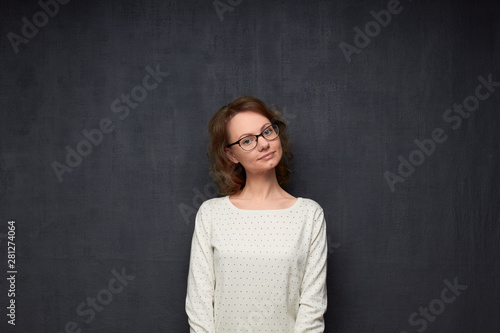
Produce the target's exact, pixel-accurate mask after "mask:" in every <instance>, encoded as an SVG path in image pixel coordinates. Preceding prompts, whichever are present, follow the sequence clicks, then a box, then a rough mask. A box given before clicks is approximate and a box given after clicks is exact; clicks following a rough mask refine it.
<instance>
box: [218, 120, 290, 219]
mask: <svg viewBox="0 0 500 333" xmlns="http://www.w3.org/2000/svg"><path fill="white" fill-rule="evenodd" d="M270 124H271V122H270V121H269V119H267V118H266V117H264V116H263V115H261V114H259V113H257V112H254V111H244V112H240V113H238V114H236V115H235V116H234V117H233V118H231V120H230V121H229V122H228V124H227V130H228V136H229V142H230V143H233V142H235V141H238V140H239V139H241V138H243V137H245V136H246V135H252V134H253V135H257V134H260V133H261V132H262V131H263V130H264V128H265V127H266V126H268V125H270ZM224 150H225V152H226V156H227V157H228V158H229V159H230V160H231V162H233V163H241V165H242V166H243V167H244V168H245V172H246V182H245V187H244V188H243V189H242V190H240V191H239V192H237V193H235V194H233V195H231V196H230V197H229V200H230V201H231V203H233V205H235V206H236V207H238V208H240V209H250V210H266V209H284V208H289V207H291V206H293V204H294V203H295V202H296V201H297V198H296V197H294V196H292V195H290V194H289V193H287V192H286V191H285V190H283V189H282V188H281V186H280V185H279V184H278V180H277V178H276V171H275V168H276V166H277V165H278V163H279V161H280V160H281V156H282V153H283V152H282V149H281V141H280V138H279V137H277V138H276V139H274V140H271V141H268V140H266V139H264V138H263V137H262V136H260V137H259V138H258V141H257V147H255V148H254V149H253V150H250V151H245V150H243V149H241V147H240V146H239V145H237V144H236V145H233V146H231V147H229V148H225V149H224ZM267 154H271V155H268V156H266V157H265V155H267Z"/></svg>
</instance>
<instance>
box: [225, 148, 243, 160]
mask: <svg viewBox="0 0 500 333" xmlns="http://www.w3.org/2000/svg"><path fill="white" fill-rule="evenodd" d="M224 152H225V153H226V156H227V158H228V159H229V160H230V161H231V162H233V163H239V161H238V159H237V158H236V157H235V156H234V154H233V152H232V151H231V149H230V148H227V147H226V148H224Z"/></svg>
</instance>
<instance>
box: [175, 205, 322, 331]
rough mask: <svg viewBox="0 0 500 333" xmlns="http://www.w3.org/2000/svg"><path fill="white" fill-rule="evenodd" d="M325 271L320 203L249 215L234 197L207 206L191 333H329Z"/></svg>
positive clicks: (196, 249) (198, 246) (194, 271)
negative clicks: (239, 206)
mask: <svg viewBox="0 0 500 333" xmlns="http://www.w3.org/2000/svg"><path fill="white" fill-rule="evenodd" d="M326 266H327V241H326V221H325V218H324V213H323V209H322V208H321V206H320V205H319V204H318V203H316V202H315V201H313V200H311V199H307V198H302V197H299V198H298V199H297V201H296V202H295V203H294V204H293V205H292V206H291V207H289V208H285V209H273V210H247V209H240V208H237V207H236V206H234V205H233V204H232V203H231V201H230V200H229V196H225V197H221V198H214V199H210V200H207V201H205V202H204V203H203V204H202V205H201V206H200V208H199V210H198V213H197V215H196V219H195V228H194V233H193V238H192V243H191V257H190V264H189V273H188V285H187V295H186V303H185V307H186V313H187V315H188V322H189V326H190V332H191V333H201V332H204V333H205V332H207V333H235V332H274V333H278V332H283V333H285V332H286V333H291V332H293V333H306V332H307V333H320V332H324V326H325V325H324V320H323V315H324V313H325V312H326V308H327V289H326V268H327V267H326Z"/></svg>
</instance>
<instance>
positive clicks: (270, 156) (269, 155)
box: [259, 152, 274, 160]
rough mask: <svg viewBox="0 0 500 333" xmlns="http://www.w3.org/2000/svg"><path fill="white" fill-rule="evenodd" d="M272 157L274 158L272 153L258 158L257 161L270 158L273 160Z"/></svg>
mask: <svg viewBox="0 0 500 333" xmlns="http://www.w3.org/2000/svg"><path fill="white" fill-rule="evenodd" d="M273 156H274V152H272V153H269V154H266V155H264V156H262V157H261V158H259V160H268V159H270V158H273Z"/></svg>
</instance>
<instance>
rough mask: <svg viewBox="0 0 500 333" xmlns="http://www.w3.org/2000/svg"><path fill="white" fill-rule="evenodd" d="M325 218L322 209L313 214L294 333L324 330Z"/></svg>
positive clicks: (325, 299)
mask: <svg viewBox="0 0 500 333" xmlns="http://www.w3.org/2000/svg"><path fill="white" fill-rule="evenodd" d="M327 253H328V248H327V243H326V221H325V218H324V213H323V209H321V208H319V209H318V211H317V212H316V213H315V215H314V219H313V228H312V234H311V242H310V245H309V253H308V256H307V262H306V267H305V273H304V278H303V280H302V284H301V294H300V304H299V312H298V314H297V320H296V322H295V329H294V333H306V332H307V333H313V332H314V333H322V332H324V330H325V323H324V319H323V314H324V313H325V312H326V305H327V294H326V259H327Z"/></svg>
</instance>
